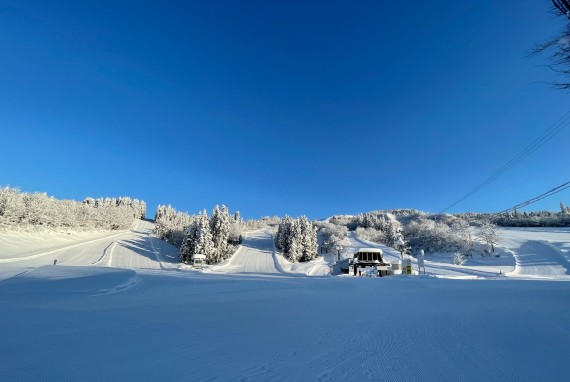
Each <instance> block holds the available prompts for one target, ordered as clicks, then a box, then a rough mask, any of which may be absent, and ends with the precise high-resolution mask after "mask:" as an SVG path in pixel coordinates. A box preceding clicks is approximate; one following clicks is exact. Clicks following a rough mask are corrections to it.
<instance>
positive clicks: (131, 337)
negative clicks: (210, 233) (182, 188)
mask: <svg viewBox="0 0 570 382" xmlns="http://www.w3.org/2000/svg"><path fill="white" fill-rule="evenodd" d="M151 230H152V223H149V222H145V221H141V222H139V223H138V225H137V226H136V227H134V229H133V231H130V232H120V233H114V234H106V235H103V234H101V233H99V234H97V235H95V236H93V237H86V236H81V237H70V238H67V240H63V239H61V240H55V239H54V240H52V239H51V238H49V237H48V238H46V237H37V238H36V239H34V238H31V237H28V238H27V240H23V241H21V243H22V244H21V245H20V246H18V245H7V244H6V243H8V242H11V243H17V242H18V235H21V234H18V233H2V234H0V280H1V281H0V306H1V307H2V308H1V313H0V338H2V345H1V346H0V381H33V380H41V381H43V380H50V381H64V380H81V381H89V380H93V381H95V380H97V381H102V380H104V381H111V380H219V381H226V380H237V381H240V380H241V381H257V380H261V381H264V380H282V381H289V380H296V381H313V380H317V381H318V380H321V381H326V380H336V381H345V380H358V381H360V380H450V381H451V380H453V381H456V380H477V381H478V380H507V381H508V380H567V377H568V375H570V363H569V362H568V359H570V346H568V343H570V326H569V325H568V322H570V304H569V303H568V301H570V283H568V282H566V281H568V280H570V275H569V272H568V269H569V265H568V259H569V250H570V231H569V230H565V229H540V230H539V229H526V230H525V229H509V230H502V231H501V234H502V237H503V238H502V240H501V245H502V246H503V247H506V248H508V250H510V251H512V253H513V254H514V255H512V256H510V257H509V256H507V255H506V254H508V253H509V252H508V251H507V250H505V251H504V252H503V253H504V254H503V255H502V256H501V257H500V258H486V259H473V260H470V261H469V262H468V263H467V264H466V265H464V266H458V265H455V264H453V263H452V262H450V261H448V259H445V258H443V257H442V258H438V257H437V256H434V257H431V258H430V257H428V256H426V260H427V261H426V268H427V269H426V270H427V274H428V275H427V276H402V277H397V276H394V277H385V278H354V277H330V276H328V277H309V276H307V275H315V274H317V275H318V274H320V273H321V272H323V273H326V272H324V270H326V267H327V266H326V260H331V261H332V258H333V257H332V256H325V257H323V258H320V259H319V260H318V261H316V262H314V263H312V264H305V265H303V266H301V267H299V266H293V265H291V264H288V263H287V262H286V261H285V260H284V259H283V258H282V257H281V256H280V255H279V254H278V253H276V252H275V251H274V247H273V243H272V239H271V236H270V235H269V234H268V233H267V232H266V231H256V232H253V233H251V234H250V235H248V236H247V237H246V240H244V243H243V245H242V247H241V248H240V250H238V252H237V253H236V255H234V257H232V258H231V259H230V260H229V261H228V262H227V263H226V264H223V265H221V266H217V267H212V268H211V269H209V270H207V271H206V272H198V271H195V270H187V269H183V268H181V267H180V266H179V265H178V264H177V263H176V250H175V249H174V248H173V247H171V246H170V245H169V244H168V243H165V242H163V241H160V240H158V239H156V238H154V237H153V236H152V235H151V234H150V232H151ZM72 236H73V235H72ZM348 240H349V241H350V243H351V245H354V246H361V247H364V246H371V244H370V243H366V242H363V241H361V240H360V239H358V238H356V237H354V236H350V237H349V238H348ZM386 256H387V257H388V258H392V257H393V258H394V259H395V258H396V257H398V253H397V252H395V251H393V250H389V249H388V250H386ZM54 259H57V265H56V266H54V265H53V260H54ZM434 276H437V277H434Z"/></svg>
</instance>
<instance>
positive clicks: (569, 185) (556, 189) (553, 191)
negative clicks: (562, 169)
mask: <svg viewBox="0 0 570 382" xmlns="http://www.w3.org/2000/svg"><path fill="white" fill-rule="evenodd" d="M567 188H570V181H569V182H566V183H564V184H561V185H560V186H558V187H554V188H553V189H551V190H548V191H546V192H545V193H543V194H540V195H538V196H535V197H534V198H532V199H529V200H527V201H524V202H522V203H519V204H517V205H516V206H514V207H511V208H508V209H506V210H504V211H501V212H500V213H501V214H504V213H507V212H511V211H515V210H518V209H519V208H522V207H526V206H528V205H529V204H532V203H535V202H538V201H539V200H541V199H544V198H547V197H549V196H552V195H554V194H557V193H559V192H560V191H564V190H565V189H567Z"/></svg>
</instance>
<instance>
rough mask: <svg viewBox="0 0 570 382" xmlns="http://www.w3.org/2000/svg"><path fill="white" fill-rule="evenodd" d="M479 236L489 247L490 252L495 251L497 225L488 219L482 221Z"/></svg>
mask: <svg viewBox="0 0 570 382" xmlns="http://www.w3.org/2000/svg"><path fill="white" fill-rule="evenodd" d="M479 236H480V238H481V239H482V240H483V241H485V243H487V244H488V245H489V246H490V247H491V252H495V244H497V242H498V241H499V234H498V233H497V226H495V225H494V224H493V223H491V222H490V221H488V220H486V221H484V222H483V223H482V224H481V226H480V227H479Z"/></svg>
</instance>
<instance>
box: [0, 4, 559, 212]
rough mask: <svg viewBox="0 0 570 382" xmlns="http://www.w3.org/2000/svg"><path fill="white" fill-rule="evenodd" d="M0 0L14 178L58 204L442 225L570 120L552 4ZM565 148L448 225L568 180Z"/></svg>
mask: <svg viewBox="0 0 570 382" xmlns="http://www.w3.org/2000/svg"><path fill="white" fill-rule="evenodd" d="M3 3H4V5H0V51H1V52H2V56H1V57H2V58H1V59H0V131H1V137H2V138H1V139H2V140H1V142H2V160H1V161H0V185H3V186H5V185H11V186H18V187H20V188H21V189H22V190H23V191H45V192H47V193H48V194H50V195H53V196H55V197H57V198H65V199H76V200H82V199H83V198H85V197H86V196H93V197H98V196H119V195H129V196H133V197H138V198H142V199H144V200H145V201H147V203H148V204H149V212H150V213H149V215H151V214H153V213H154V209H155V207H156V205H157V204H158V203H161V204H166V203H171V204H172V205H173V206H175V207H176V208H178V209H180V210H183V211H189V212H191V213H194V212H196V211H198V210H199V209H202V208H207V209H208V210H211V208H212V207H213V206H214V205H215V204H221V203H225V204H226V205H227V206H228V207H229V208H230V210H231V211H233V210H236V209H239V210H240V211H241V212H242V215H243V216H245V217H260V216H263V215H274V214H278V215H283V214H285V213H288V214H290V215H293V216H297V215H300V214H307V215H308V216H310V217H312V218H320V217H325V216H328V215H331V214H335V213H356V212H359V211H369V210H375V209H388V208H418V209H422V210H427V211H433V212H439V211H441V210H442V209H444V208H445V207H447V206H448V205H449V204H450V203H452V202H454V201H455V200H457V199H458V198H459V197H461V196H462V195H463V194H465V193H466V192H467V191H469V190H470V189H472V188H473V187H474V186H476V185H477V184H479V183H480V182H481V181H483V180H484V179H485V178H486V177H488V176H489V175H490V174H491V173H493V172H494V171H495V170H497V169H498V168H500V167H501V166H502V165H503V164H504V163H505V162H507V161H508V160H509V159H510V158H511V157H513V156H514V155H516V154H517V153H518V152H520V151H521V150H522V149H523V148H524V147H525V146H526V145H528V144H529V143H530V142H531V141H532V140H533V139H535V138H536V137H538V136H539V135H540V134H541V133H542V132H543V131H544V130H546V129H547V128H548V127H550V126H551V125H552V124H553V123H554V122H555V121H556V120H558V119H559V118H560V117H561V116H562V115H563V114H564V113H565V112H567V111H568V110H570V102H569V101H570V94H569V93H568V92H561V91H554V90H552V89H551V88H549V87H548V86H547V85H544V84H542V83H540V82H543V81H552V80H555V79H557V77H556V76H555V75H554V74H553V73H552V72H550V71H549V70H548V69H546V68H542V67H539V65H541V64H545V63H547V62H548V60H547V57H546V56H544V57H538V58H532V59H531V58H527V54H528V53H529V52H530V51H531V50H532V48H533V47H534V46H535V45H536V44H538V43H540V42H542V41H545V40H547V39H549V38H551V37H554V36H555V35H556V34H557V33H558V32H559V30H560V28H561V26H562V24H561V22H562V20H559V19H557V18H555V17H554V16H553V15H552V14H549V13H548V9H549V4H550V1H547V0H527V1H514V0H512V1H506V0H505V1H483V0H466V1H455V0H454V1H436V2H426V1H407V2H399V1H390V2H388V1H354V0H352V1H223V2H219V1H196V2H190V1H188V2H185V1H179V2H172V1H171V2H168V1H161V2H159V1H155V2H148V1H67V2H63V1H25V2H24V1H13V2H10V1H8V2H7V3H6V2H3ZM10 3H11V4H10ZM558 79H560V78H558ZM569 138H570V129H566V130H564V131H563V132H562V133H560V134H559V135H558V136H557V137H556V138H555V139H553V140H552V141H550V142H549V143H547V144H546V145H544V146H543V147H542V148H541V149H540V150H539V151H538V152H536V153H535V154H534V155H533V156H532V157H530V158H528V159H526V160H525V161H524V162H522V163H521V164H519V165H518V166H517V167H515V168H514V169H513V170H511V171H510V172H509V173H507V174H506V175H505V176H503V177H502V178H500V179H499V180H498V181H496V182H495V183H493V184H492V185H491V186H489V187H487V188H486V189H484V190H483V191H481V192H479V193H477V194H476V195H474V196H473V197H471V198H469V199H467V200H466V201H464V202H463V203H461V204H459V205H457V206H456V207H454V208H453V209H452V212H460V211H498V210H502V209H506V208H509V207H511V206H513V205H515V204H517V203H518V202H521V201H523V200H526V199H528V198H530V197H533V196H535V195H538V194H540V193H542V192H544V191H546V190H548V189H550V188H552V187H554V186H557V185H559V184H561V183H563V182H565V181H568V180H570V179H568V178H569V176H568V175H569V172H568V168H569V164H570V155H569V153H568V142H569ZM568 191H570V190H566V191H564V192H562V193H560V194H558V195H556V196H554V197H552V198H550V199H546V200H545V201H544V202H541V203H537V204H536V205H534V206H532V209H553V210H556V209H558V204H559V202H560V201H564V202H566V203H568V204H570V192H568Z"/></svg>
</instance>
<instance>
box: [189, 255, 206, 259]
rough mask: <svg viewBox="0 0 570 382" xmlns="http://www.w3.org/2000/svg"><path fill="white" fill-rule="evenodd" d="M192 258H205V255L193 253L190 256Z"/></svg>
mask: <svg viewBox="0 0 570 382" xmlns="http://www.w3.org/2000/svg"><path fill="white" fill-rule="evenodd" d="M192 259H193V260H195V259H202V260H206V255H200V254H195V255H193V256H192Z"/></svg>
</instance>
